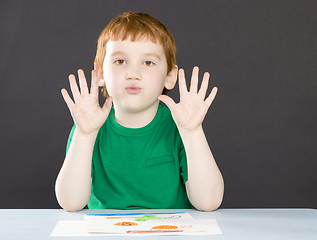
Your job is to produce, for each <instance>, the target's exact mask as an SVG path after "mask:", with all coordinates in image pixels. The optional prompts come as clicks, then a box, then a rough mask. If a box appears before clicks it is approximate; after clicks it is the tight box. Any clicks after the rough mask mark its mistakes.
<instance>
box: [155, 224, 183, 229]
mask: <svg viewBox="0 0 317 240" xmlns="http://www.w3.org/2000/svg"><path fill="white" fill-rule="evenodd" d="M152 229H153V230H154V229H159V230H175V229H178V227H177V226H173V225H159V226H155V227H152Z"/></svg>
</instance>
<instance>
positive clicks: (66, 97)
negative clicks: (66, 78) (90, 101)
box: [61, 88, 75, 110]
mask: <svg viewBox="0 0 317 240" xmlns="http://www.w3.org/2000/svg"><path fill="white" fill-rule="evenodd" d="M61 93H62V96H63V98H64V101H65V102H66V104H67V107H68V108H69V110H71V109H72V108H73V106H74V105H75V104H74V102H73V100H72V99H71V98H70V96H69V94H68V92H67V91H66V89H65V88H63V89H62V91H61Z"/></svg>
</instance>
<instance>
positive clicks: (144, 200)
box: [55, 12, 224, 211]
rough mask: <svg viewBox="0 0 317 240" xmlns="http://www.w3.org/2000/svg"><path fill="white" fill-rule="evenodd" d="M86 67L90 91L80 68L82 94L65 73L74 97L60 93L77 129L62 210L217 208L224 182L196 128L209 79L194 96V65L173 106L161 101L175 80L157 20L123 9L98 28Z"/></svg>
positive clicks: (171, 53) (169, 44)
mask: <svg viewBox="0 0 317 240" xmlns="http://www.w3.org/2000/svg"><path fill="white" fill-rule="evenodd" d="M94 67H95V69H94V70H93V71H92V76H91V89H90V92H89V89H88V87H87V82H86V79H85V76H84V72H83V71H82V70H79V71H78V77H79V85H80V91H79V88H78V86H77V84H76V79H75V76H74V75H70V76H69V82H70V86H71V91H72V94H73V98H74V101H73V100H72V99H71V98H70V96H69V95H68V93H67V91H66V90H65V89H63V90H62V95H63V98H64V100H65V102H66V104H67V106H68V108H69V110H70V112H71V115H72V117H73V120H74V123H75V126H74V127H73V129H72V131H71V134H70V137H69V141H68V146H67V154H66V157H65V161H64V164H63V166H62V168H61V170H60V173H59V175H58V177H57V180H56V186H55V191H56V197H57V199H58V202H59V204H60V205H61V207H63V208H64V209H66V210H67V211H79V210H81V209H82V208H84V207H85V206H86V205H87V204H88V207H89V208H95V209H100V208H115V209H136V208H157V209H158V208H174V209H175V208H191V204H192V205H193V206H194V207H195V208H196V209H198V210H203V211H212V210H215V209H217V208H218V207H219V205H220V204H221V201H222V197H223V188H224V185H223V179H222V175H221V173H220V171H219V169H218V167H217V165H216V163H215V160H214V158H213V156H212V153H211V151H210V149H209V146H208V143H207V140H206V138H205V135H204V132H203V129H202V121H203V119H204V117H205V115H206V113H207V110H208V108H209V106H210V105H211V103H212V101H213V99H214V98H215V95H216V92H217V88H213V90H212V91H211V93H210V95H209V96H208V97H207V98H206V99H205V95H206V91H207V86H208V81H209V74H208V73H205V74H204V76H203V80H202V84H201V88H200V90H199V91H198V90H197V85H198V67H195V68H194V69H193V73H192V78H191V86H190V91H187V87H186V82H185V75H184V71H183V70H182V69H181V70H179V90H180V102H179V103H178V104H176V103H175V102H174V101H173V100H172V99H171V98H170V97H168V96H166V95H164V94H165V93H166V92H168V91H169V90H171V89H172V88H173V87H174V86H175V83H176V80H177V73H178V67H177V65H176V47H175V43H174V40H173V37H172V35H171V34H170V32H169V31H168V30H167V29H166V27H165V26H164V25H163V24H162V23H160V22H159V21H158V20H156V19H154V18H152V17H150V16H149V15H147V14H144V13H131V12H127V13H123V14H122V15H120V16H118V17H117V18H115V19H113V20H112V21H111V22H110V23H109V24H108V26H107V27H106V28H105V29H104V30H103V32H102V33H101V35H100V37H99V39H98V46H97V53H96V58H95V64H94ZM98 85H99V86H101V87H103V92H104V95H105V96H106V97H107V99H106V101H105V103H104V105H103V107H100V106H99V100H98V91H99V89H98ZM197 91H198V92H197ZM159 101H162V102H164V103H165V104H166V105H167V107H168V108H167V107H165V106H164V105H162V104H159ZM112 104H113V107H112Z"/></svg>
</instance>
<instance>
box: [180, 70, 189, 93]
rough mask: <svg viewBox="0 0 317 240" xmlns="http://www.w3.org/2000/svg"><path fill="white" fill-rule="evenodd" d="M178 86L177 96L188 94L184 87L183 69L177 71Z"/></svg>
mask: <svg viewBox="0 0 317 240" xmlns="http://www.w3.org/2000/svg"><path fill="white" fill-rule="evenodd" d="M178 84H179V94H182V93H185V92H188V90H187V86H186V79H185V72H184V69H179V72H178Z"/></svg>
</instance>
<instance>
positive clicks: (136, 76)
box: [125, 65, 142, 81]
mask: <svg viewBox="0 0 317 240" xmlns="http://www.w3.org/2000/svg"><path fill="white" fill-rule="evenodd" d="M125 79H126V80H138V81H140V80H141V79H142V77H141V72H140V69H139V68H138V67H137V66H132V65H131V66H130V67H129V68H128V69H127V73H126V75H125Z"/></svg>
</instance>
